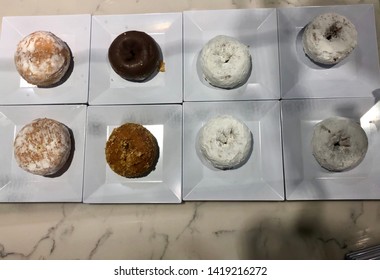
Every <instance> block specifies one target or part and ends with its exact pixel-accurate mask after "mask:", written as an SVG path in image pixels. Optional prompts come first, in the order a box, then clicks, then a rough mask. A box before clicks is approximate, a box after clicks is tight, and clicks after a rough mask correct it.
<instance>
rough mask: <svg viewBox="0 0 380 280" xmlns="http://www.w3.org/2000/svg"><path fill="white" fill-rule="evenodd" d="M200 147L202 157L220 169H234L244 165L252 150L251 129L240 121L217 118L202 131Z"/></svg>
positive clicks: (229, 117)
mask: <svg viewBox="0 0 380 280" xmlns="http://www.w3.org/2000/svg"><path fill="white" fill-rule="evenodd" d="M199 146H200V150H201V152H202V155H203V156H204V157H205V159H206V160H208V161H209V162H210V163H211V164H212V165H213V166H214V167H216V168H218V169H233V168H237V167H239V166H240V165H241V164H243V163H244V162H245V161H246V160H247V159H248V157H249V155H250V152H251V148H252V135H251V132H250V130H249V128H248V127H247V126H246V125H245V124H244V123H243V122H241V121H239V120H238V119H236V118H234V117H232V116H229V115H223V116H217V117H214V118H212V119H210V120H209V121H208V122H207V123H206V124H205V125H204V126H203V127H202V128H201V130H200V133H199Z"/></svg>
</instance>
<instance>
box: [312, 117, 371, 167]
mask: <svg viewBox="0 0 380 280" xmlns="http://www.w3.org/2000/svg"><path fill="white" fill-rule="evenodd" d="M311 144H312V148H313V155H314V157H315V159H316V160H317V162H318V163H319V164H320V165H321V166H322V167H323V168H325V169H327V170H329V171H345V170H348V169H351V168H354V167H355V166H357V165H359V164H360V162H361V161H362V160H363V159H364V157H365V155H366V153H367V149H368V139H367V135H366V133H365V131H364V130H363V129H362V128H361V126H360V125H359V124H357V123H356V122H354V121H353V120H350V119H347V118H342V117H332V118H328V119H325V120H323V121H321V122H319V123H318V124H317V125H316V126H315V127H314V133H313V138H312V141H311Z"/></svg>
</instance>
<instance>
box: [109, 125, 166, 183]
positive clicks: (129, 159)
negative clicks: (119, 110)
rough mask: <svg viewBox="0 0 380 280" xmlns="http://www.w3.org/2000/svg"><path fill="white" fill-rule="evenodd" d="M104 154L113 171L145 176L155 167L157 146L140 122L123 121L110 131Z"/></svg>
mask: <svg viewBox="0 0 380 280" xmlns="http://www.w3.org/2000/svg"><path fill="white" fill-rule="evenodd" d="M105 154H106V161H107V163H108V165H109V167H110V168H111V169H112V170H113V171H114V172H115V173H117V174H119V175H120V176H123V177H127V178H137V177H144V176H147V175H148V174H149V173H150V172H151V171H153V170H154V169H155V167H156V164H157V161H158V157H159V147H158V144H157V140H156V138H155V137H154V136H153V134H152V133H151V132H150V131H149V130H148V129H146V128H145V127H143V126H142V125H140V124H136V123H125V124H123V125H122V126H120V127H118V128H115V129H114V130H113V131H112V133H111V135H110V136H109V138H108V141H107V143H106V148H105Z"/></svg>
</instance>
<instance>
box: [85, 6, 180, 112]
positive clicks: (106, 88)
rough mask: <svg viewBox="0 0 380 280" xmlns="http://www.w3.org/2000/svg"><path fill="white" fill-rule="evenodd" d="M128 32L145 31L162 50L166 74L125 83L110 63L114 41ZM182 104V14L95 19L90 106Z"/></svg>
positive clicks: (93, 26) (92, 36)
mask: <svg viewBox="0 0 380 280" xmlns="http://www.w3.org/2000/svg"><path fill="white" fill-rule="evenodd" d="M128 30H138V31H143V32H145V33H147V34H149V35H150V36H152V37H153V39H154V40H155V41H156V42H157V43H158V45H159V46H160V47H161V51H162V55H163V60H164V63H165V71H164V72H159V73H158V74H157V75H156V76H155V77H153V78H152V79H150V80H148V81H146V82H143V83H135V82H130V81H127V80H124V79H123V78H121V77H120V76H119V75H118V74H116V73H115V71H113V69H112V68H111V65H110V64H109V61H108V48H109V46H110V45H111V43H112V41H113V40H114V39H115V38H116V37H117V36H118V35H120V34H121V33H123V32H125V31H128ZM180 102H182V13H167V14H165V13H164V14H141V15H138V14H136V15H133V14H132V15H112V16H93V18H92V32H91V66H90V95H89V103H90V104H93V105H100V104H143V103H180Z"/></svg>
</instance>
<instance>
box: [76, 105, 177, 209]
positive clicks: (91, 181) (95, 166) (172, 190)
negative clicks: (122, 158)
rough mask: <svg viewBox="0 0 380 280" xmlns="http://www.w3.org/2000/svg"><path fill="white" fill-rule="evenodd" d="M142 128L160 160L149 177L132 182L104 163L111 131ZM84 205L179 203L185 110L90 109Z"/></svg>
mask: <svg viewBox="0 0 380 280" xmlns="http://www.w3.org/2000/svg"><path fill="white" fill-rule="evenodd" d="M127 122H133V123H139V124H141V125H143V126H144V127H145V128H147V129H149V131H150V132H151V133H152V134H153V135H154V136H155V137H156V139H157V142H158V145H159V147H160V157H159V159H158V162H157V165H156V169H155V170H154V171H152V172H151V173H150V174H149V175H148V176H146V177H142V178H137V179H129V178H124V177H122V176H119V175H117V174H116V173H114V172H113V171H112V170H111V168H109V166H108V164H107V162H106V159H105V153H104V149H105V145H106V142H107V140H108V137H109V135H110V134H111V133H112V130H113V129H114V128H116V127H118V126H120V125H122V124H124V123H127ZM87 127H88V134H87V145H86V150H87V153H86V164H85V180H84V197H83V201H84V202H85V203H180V202H181V188H182V186H181V181H182V172H181V162H182V138H181V136H182V106H181V105H175V104H173V105H136V106H90V107H89V108H88V119H87Z"/></svg>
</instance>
